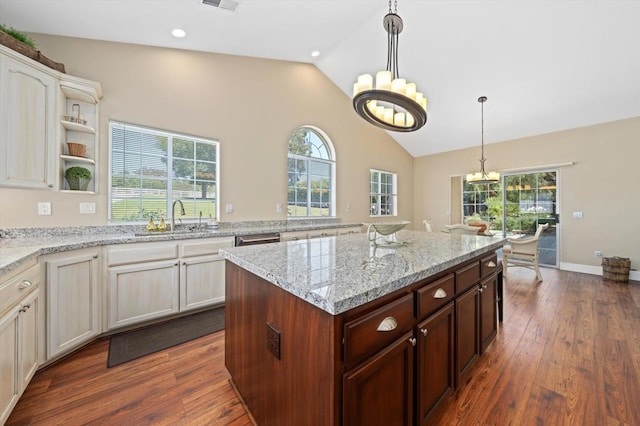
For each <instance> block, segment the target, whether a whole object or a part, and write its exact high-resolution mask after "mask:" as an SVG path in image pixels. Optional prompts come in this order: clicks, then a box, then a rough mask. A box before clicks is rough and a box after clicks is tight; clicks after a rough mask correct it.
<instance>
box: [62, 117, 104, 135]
mask: <svg viewBox="0 0 640 426" xmlns="http://www.w3.org/2000/svg"><path fill="white" fill-rule="evenodd" d="M60 123H62V126H63V127H64V128H65V129H67V130H71V131H74V132H82V133H91V134H92V135H95V134H96V129H94V128H93V127H91V126H85V125H84V124H79V123H74V122H72V121H65V120H61V121H60Z"/></svg>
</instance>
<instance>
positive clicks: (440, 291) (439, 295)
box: [433, 288, 447, 299]
mask: <svg viewBox="0 0 640 426" xmlns="http://www.w3.org/2000/svg"><path fill="white" fill-rule="evenodd" d="M445 297H447V292H446V291H444V290H443V289H441V288H439V289H437V290H436V292H435V293H433V298H434V299H444V298H445Z"/></svg>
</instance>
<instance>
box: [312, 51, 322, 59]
mask: <svg viewBox="0 0 640 426" xmlns="http://www.w3.org/2000/svg"><path fill="white" fill-rule="evenodd" d="M311 56H313V57H314V58H317V57H318V56H320V52H319V51H317V50H314V51H313V52H311Z"/></svg>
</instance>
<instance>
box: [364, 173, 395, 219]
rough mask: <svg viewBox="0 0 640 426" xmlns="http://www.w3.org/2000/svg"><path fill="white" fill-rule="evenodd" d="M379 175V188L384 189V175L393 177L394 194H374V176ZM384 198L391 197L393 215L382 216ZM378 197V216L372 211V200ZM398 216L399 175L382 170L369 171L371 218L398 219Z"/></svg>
mask: <svg viewBox="0 0 640 426" xmlns="http://www.w3.org/2000/svg"><path fill="white" fill-rule="evenodd" d="M374 173H378V176H379V177H378V181H377V185H378V188H379V189H380V188H382V175H383V174H384V175H388V176H390V177H391V181H392V182H391V186H392V193H391V194H390V195H389V193H386V192H385V193H382V192H380V191H378V192H373V191H372V183H373V174H374ZM383 196H391V199H392V202H391V203H389V204H390V206H391V210H392V211H391V213H389V214H382V197H383ZM372 197H378V200H377V202H376V209H377V211H378V212H379V213H378V214H373V213H372V211H371V210H372V209H371V204H372V203H371V198H372ZM396 216H398V174H397V173H395V172H390V171H388V170H380V169H369V217H396Z"/></svg>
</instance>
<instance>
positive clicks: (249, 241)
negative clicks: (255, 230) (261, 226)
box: [236, 232, 280, 247]
mask: <svg viewBox="0 0 640 426" xmlns="http://www.w3.org/2000/svg"><path fill="white" fill-rule="evenodd" d="M278 242H280V233H279V232H268V233H266V234H252V235H238V236H237V237H236V247H237V246H249V245H256V244H269V243H278Z"/></svg>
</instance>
